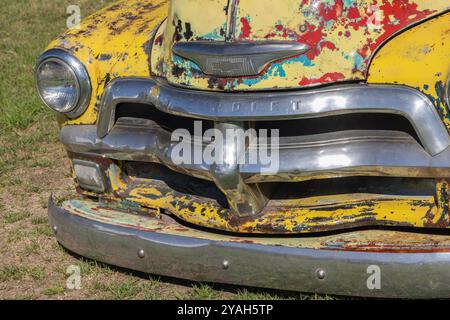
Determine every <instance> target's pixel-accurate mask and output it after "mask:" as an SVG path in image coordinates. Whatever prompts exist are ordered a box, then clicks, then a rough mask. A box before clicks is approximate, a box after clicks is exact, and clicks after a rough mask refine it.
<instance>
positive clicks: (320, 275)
mask: <svg viewBox="0 0 450 320" xmlns="http://www.w3.org/2000/svg"><path fill="white" fill-rule="evenodd" d="M316 277H317V279H319V280H324V279H325V278H326V277H327V273H326V272H325V270H323V269H318V270H317V271H316Z"/></svg>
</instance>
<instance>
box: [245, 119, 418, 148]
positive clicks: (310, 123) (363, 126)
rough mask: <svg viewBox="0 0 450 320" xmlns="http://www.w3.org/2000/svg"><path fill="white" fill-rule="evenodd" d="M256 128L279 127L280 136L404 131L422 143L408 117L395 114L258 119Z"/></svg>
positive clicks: (268, 128) (255, 124)
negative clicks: (357, 131) (361, 131)
mask: <svg viewBox="0 0 450 320" xmlns="http://www.w3.org/2000/svg"><path fill="white" fill-rule="evenodd" d="M254 128H255V129H256V130H259V129H267V130H270V129H278V130H279V134H280V137H298V136H305V135H313V134H320V133H330V132H335V131H346V130H387V131H402V132H405V133H407V134H409V135H410V136H412V137H413V138H414V139H416V141H417V142H419V143H420V140H419V137H418V136H417V133H416V131H415V130H414V127H413V126H412V125H411V123H410V122H409V121H408V119H406V118H405V117H402V116H400V115H395V114H381V113H352V114H344V115H337V116H328V117H320V118H311V119H299V120H280V121H257V122H255V123H254ZM269 132H270V131H269Z"/></svg>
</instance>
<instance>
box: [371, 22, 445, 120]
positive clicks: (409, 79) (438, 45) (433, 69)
mask: <svg viewBox="0 0 450 320" xmlns="http://www.w3.org/2000/svg"><path fill="white" fill-rule="evenodd" d="M369 71H370V73H369V77H368V83H373V84H377V83H389V84H392V83H394V84H402V85H407V86H410V87H413V88H416V89H418V90H420V91H422V92H423V93H425V94H426V95H427V96H428V97H430V99H431V100H432V101H433V103H434V105H435V106H436V108H437V110H438V111H439V113H440V115H441V117H442V119H443V121H444V122H445V124H446V126H447V128H450V119H449V116H450V112H449V106H448V103H447V102H446V101H445V97H444V96H445V94H446V93H445V92H446V86H447V85H448V80H449V79H450V13H447V14H445V15H442V16H440V17H437V18H435V19H433V20H430V21H428V22H425V23H423V24H421V25H419V26H417V27H415V28H413V29H410V30H408V31H406V32H404V33H402V34H401V35H399V36H397V37H396V38H395V39H392V40H391V41H390V42H388V43H387V44H386V45H385V46H384V47H383V48H381V50H380V51H379V52H378V53H377V54H376V56H375V57H374V59H373V61H372V64H371V67H370V70H369Z"/></svg>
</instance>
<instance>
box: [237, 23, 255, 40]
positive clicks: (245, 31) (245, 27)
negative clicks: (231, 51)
mask: <svg viewBox="0 0 450 320" xmlns="http://www.w3.org/2000/svg"><path fill="white" fill-rule="evenodd" d="M241 23H242V29H241V35H240V36H239V38H240V39H245V38H248V37H249V36H250V34H251V33H252V28H251V27H250V23H249V22H248V20H247V19H246V18H241Z"/></svg>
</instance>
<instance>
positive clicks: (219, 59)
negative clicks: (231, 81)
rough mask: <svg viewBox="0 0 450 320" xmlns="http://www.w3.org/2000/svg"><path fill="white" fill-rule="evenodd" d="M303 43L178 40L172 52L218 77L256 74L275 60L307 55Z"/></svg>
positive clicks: (305, 46)
mask: <svg viewBox="0 0 450 320" xmlns="http://www.w3.org/2000/svg"><path fill="white" fill-rule="evenodd" d="M309 49H310V47H309V46H308V45H306V44H304V43H298V42H285V41H283V42H282V41H268V42H236V43H230V42H213V41H192V42H178V43H176V44H175V45H174V46H173V49H172V51H173V53H174V54H176V55H178V56H180V57H183V58H186V59H188V60H191V61H193V62H195V63H196V64H197V65H198V66H199V67H200V69H201V70H202V71H203V73H205V74H207V75H212V76H218V77H244V76H256V75H258V74H260V73H261V72H263V70H264V69H265V68H266V67H267V66H268V65H269V64H270V63H272V62H274V61H277V60H282V59H286V58H291V57H295V56H299V55H302V54H305V53H306V52H307V51H308V50H309Z"/></svg>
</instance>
